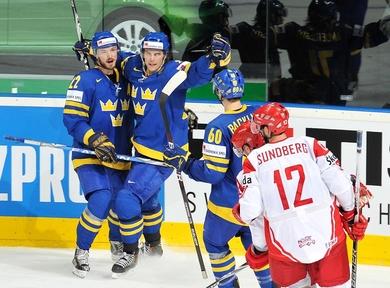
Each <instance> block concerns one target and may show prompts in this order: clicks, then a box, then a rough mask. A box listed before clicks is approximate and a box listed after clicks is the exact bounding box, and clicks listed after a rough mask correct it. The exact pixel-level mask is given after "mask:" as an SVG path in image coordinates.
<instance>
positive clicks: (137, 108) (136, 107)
mask: <svg viewBox="0 0 390 288" xmlns="http://www.w3.org/2000/svg"><path fill="white" fill-rule="evenodd" d="M145 107H146V103H145V104H144V105H142V106H141V104H139V102H137V104H135V105H134V112H135V114H137V115H141V116H143V115H144V114H145Z"/></svg>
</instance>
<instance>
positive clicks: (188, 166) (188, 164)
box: [183, 152, 195, 174]
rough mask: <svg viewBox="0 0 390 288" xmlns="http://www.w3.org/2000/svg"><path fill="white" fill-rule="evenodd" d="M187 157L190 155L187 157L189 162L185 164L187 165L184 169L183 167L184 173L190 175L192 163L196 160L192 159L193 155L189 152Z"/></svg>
mask: <svg viewBox="0 0 390 288" xmlns="http://www.w3.org/2000/svg"><path fill="white" fill-rule="evenodd" d="M187 155H188V156H187V157H186V158H187V160H186V163H185V165H184V167H183V172H184V173H186V174H188V173H189V171H190V169H191V166H192V163H193V162H194V161H195V158H192V157H191V156H192V155H191V153H190V152H188V154H187Z"/></svg>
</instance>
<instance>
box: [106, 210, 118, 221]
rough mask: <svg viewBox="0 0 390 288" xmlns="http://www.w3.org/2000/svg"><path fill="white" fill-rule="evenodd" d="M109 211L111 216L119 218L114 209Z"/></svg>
mask: <svg viewBox="0 0 390 288" xmlns="http://www.w3.org/2000/svg"><path fill="white" fill-rule="evenodd" d="M108 213H109V214H110V216H111V217H112V218H114V219H118V215H117V214H115V212H114V211H112V209H110V211H109V212H108Z"/></svg>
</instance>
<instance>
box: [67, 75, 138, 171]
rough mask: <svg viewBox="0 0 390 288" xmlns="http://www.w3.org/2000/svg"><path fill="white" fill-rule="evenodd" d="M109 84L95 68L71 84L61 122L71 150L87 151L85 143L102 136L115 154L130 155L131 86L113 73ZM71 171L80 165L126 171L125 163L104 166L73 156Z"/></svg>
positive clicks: (85, 156) (126, 165)
mask: <svg viewBox="0 0 390 288" xmlns="http://www.w3.org/2000/svg"><path fill="white" fill-rule="evenodd" d="M114 73H115V77H116V81H115V82H116V83H117V84H115V83H113V81H111V80H110V79H109V78H108V77H107V76H106V75H105V74H104V73H103V72H102V71H100V70H99V69H97V68H94V69H91V70H87V71H82V72H80V73H79V74H77V75H76V76H75V77H74V78H73V80H72V81H71V83H70V85H69V88H68V91H67V93H66V101H65V107H64V114H63V121H64V124H65V126H66V128H67V129H68V133H69V134H70V135H71V136H72V137H73V139H74V140H73V147H76V148H83V149H85V148H86V149H89V148H88V146H87V145H88V139H89V137H90V136H92V135H93V134H94V133H97V132H103V133H104V134H105V135H107V137H108V138H109V139H110V141H111V142H112V143H113V144H114V145H115V151H116V152H117V153H118V154H126V155H131V141H130V139H131V136H132V135H133V128H134V120H133V118H134V116H133V114H134V112H133V107H132V104H131V100H130V89H131V86H130V85H129V84H128V82H127V81H126V80H125V79H124V78H123V77H120V76H121V75H120V72H119V71H118V69H115V70H114ZM72 159H73V166H74V168H75V169H77V168H78V167H80V166H82V165H103V166H106V167H110V168H114V169H117V170H127V169H129V168H130V163H129V162H124V161H123V162H121V161H119V162H118V163H106V162H101V161H100V160H99V159H97V158H96V157H95V156H91V155H86V154H82V153H73V155H72Z"/></svg>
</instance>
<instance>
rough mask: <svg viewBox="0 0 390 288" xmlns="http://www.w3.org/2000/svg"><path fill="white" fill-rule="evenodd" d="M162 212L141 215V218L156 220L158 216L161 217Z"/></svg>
mask: <svg viewBox="0 0 390 288" xmlns="http://www.w3.org/2000/svg"><path fill="white" fill-rule="evenodd" d="M162 212H163V211H162V209H160V211H158V212H157V213H154V214H149V215H143V217H144V219H147V220H150V219H153V218H156V217H158V216H161V215H162Z"/></svg>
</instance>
